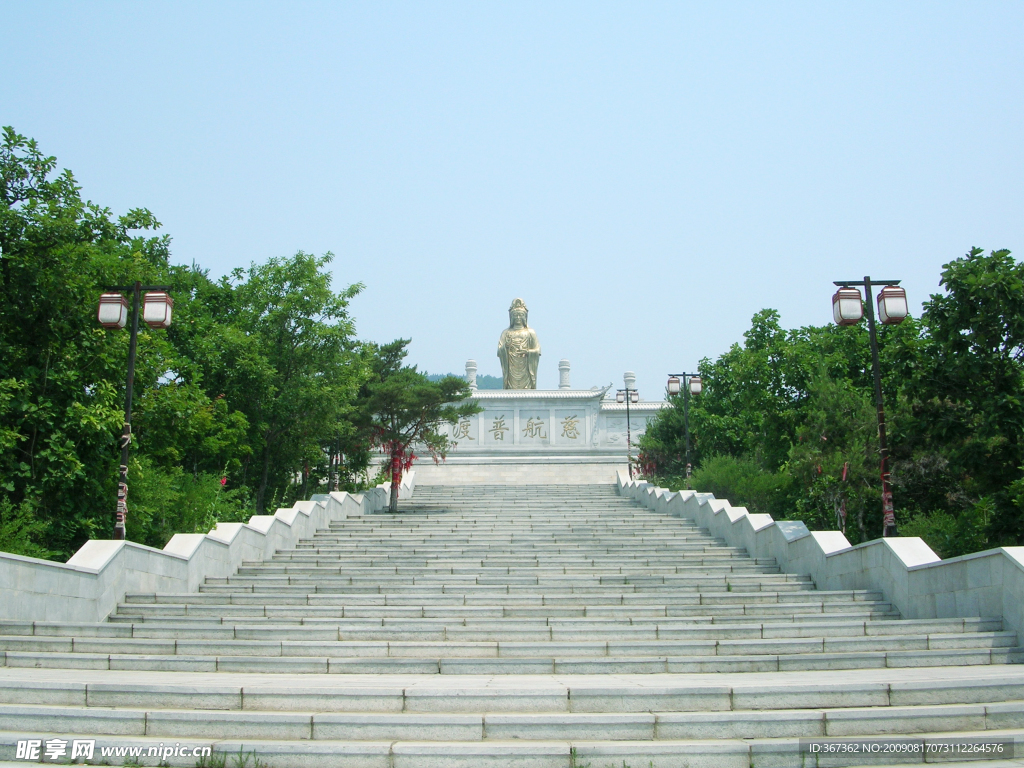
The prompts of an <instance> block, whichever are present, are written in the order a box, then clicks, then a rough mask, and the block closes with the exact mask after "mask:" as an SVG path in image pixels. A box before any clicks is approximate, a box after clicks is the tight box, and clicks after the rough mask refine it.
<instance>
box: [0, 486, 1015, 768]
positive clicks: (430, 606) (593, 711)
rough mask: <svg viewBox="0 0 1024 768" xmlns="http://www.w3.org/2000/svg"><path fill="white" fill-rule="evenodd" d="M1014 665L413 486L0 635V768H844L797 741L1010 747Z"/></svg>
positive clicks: (635, 534)
mask: <svg viewBox="0 0 1024 768" xmlns="http://www.w3.org/2000/svg"><path fill="white" fill-rule="evenodd" d="M1018 645H1019V643H1018V638H1017V637H1016V636H1015V634H1014V633H1012V632H1007V631H1004V630H1003V624H1002V621H1001V619H999V618H996V617H992V618H984V617H980V618H967V619H934V620H914V621H906V620H903V619H902V618H901V617H900V616H899V613H898V612H897V611H895V610H894V609H893V606H892V605H891V604H890V603H889V602H887V601H886V599H885V596H884V595H883V594H882V593H880V592H878V591H871V590H841V591H826V590H818V589H816V588H815V585H814V584H813V583H812V582H811V580H810V579H809V578H808V577H806V576H804V575H799V574H784V573H780V571H779V568H778V565H777V563H776V562H775V561H774V560H772V559H759V560H754V559H752V558H750V557H749V556H748V555H747V553H746V552H745V551H744V550H742V549H739V548H735V547H727V546H725V545H724V543H723V542H721V541H716V540H715V539H714V538H713V537H711V536H709V535H707V533H706V532H702V531H701V530H699V529H697V528H696V527H695V526H693V525H692V524H690V523H688V522H686V521H682V520H678V519H674V518H671V517H666V516H663V515H660V514H655V513H652V512H650V511H648V510H646V509H642V508H640V507H639V506H637V505H635V504H634V503H633V502H632V501H630V500H628V499H623V498H620V497H618V496H616V495H615V494H614V491H613V490H612V487H611V486H575V487H566V488H557V487H545V488H543V489H532V488H517V487H480V486H475V487H472V488H461V489H460V488H447V489H444V488H438V487H431V488H426V489H420V490H418V491H417V493H416V496H415V499H414V501H413V502H412V503H406V502H403V512H402V513H401V514H399V515H387V514H384V515H374V516H372V517H366V518H351V519H347V520H343V521H338V522H336V523H332V524H331V526H330V528H329V529H328V530H324V531H319V532H318V533H317V534H316V535H315V536H314V537H312V538H310V539H307V540H304V541H302V542H300V543H299V544H298V545H297V546H296V547H294V548H293V549H290V550H288V551H282V552H278V553H276V554H275V555H274V556H273V557H271V558H270V559H268V560H266V561H247V562H243V563H242V564H241V565H240V566H239V568H238V569H237V572H236V573H235V574H233V575H230V576H225V577H223V578H211V579H208V580H207V582H206V583H205V584H203V585H201V586H200V588H199V591H198V592H189V593H160V592H157V593H139V594H129V595H126V596H125V598H124V600H123V601H122V602H121V603H120V604H119V605H118V606H117V609H116V611H115V612H114V614H112V615H111V616H110V617H109V619H108V620H107V621H105V622H97V623H83V622H59V621H50V622H42V621H40V622H10V621H7V622H0V659H2V662H3V664H4V665H5V666H4V667H3V668H0V760H4V759H12V758H13V752H12V749H13V747H12V746H11V745H13V743H14V742H15V741H16V740H17V739H18V738H25V737H26V735H30V736H31V737H32V738H39V737H40V735H44V734H48V733H53V734H58V735H63V736H67V735H69V734H81V735H90V736H95V737H96V738H97V739H98V741H99V744H121V745H124V744H138V745H145V746H149V745H152V744H154V743H158V742H169V743H175V742H181V743H193V744H200V743H201V744H208V745H209V744H213V745H215V747H216V749H217V751H218V752H219V753H221V754H222V755H226V754H228V753H231V754H233V755H236V756H238V758H237V760H238V762H239V764H240V765H241V762H242V758H243V757H244V755H245V753H248V752H250V751H254V752H255V753H256V755H258V756H259V758H260V760H261V762H262V763H263V764H264V765H267V766H269V768H286V767H290V766H314V765H323V766H331V768H334V767H335V766H342V767H343V768H371V766H372V768H499V767H500V768H584V766H586V765H589V766H590V768H607V766H609V765H614V766H616V768H618V767H619V766H622V765H623V764H625V765H629V766H633V767H634V768H647V767H648V766H654V768H681V767H682V766H688V768H694V767H695V766H709V767H710V766H716V767H717V766H736V767H737V768H750V766H757V767H758V768H761V767H762V766H764V768H771V767H773V766H801V768H811V767H812V766H818V765H820V766H822V768H824V766H825V765H835V766H841V765H842V766H845V765H856V764H858V763H857V761H856V760H854V759H852V758H851V759H847V758H838V759H837V758H834V757H830V758H829V759H828V761H822V760H819V759H818V758H817V757H815V756H814V755H809V754H808V753H807V752H806V751H801V748H800V739H810V738H826V739H829V738H841V737H848V736H863V737H876V736H886V735H889V734H917V735H919V736H915V738H919V740H920V741H922V742H923V741H927V740H929V739H933V738H939V737H945V736H949V735H950V734H956V735H958V736H964V737H966V735H969V734H979V733H983V734H986V735H989V736H1000V737H1004V738H1007V739H1010V740H1011V741H1013V740H1015V739H1016V740H1017V741H1024V666H1019V665H1017V664H1016V662H1021V661H1024V650H1022V649H1021V648H1020V647H1018ZM1020 749H1021V754H1024V743H1022V744H1021V746H1020ZM239 750H241V754H239ZM142 762H143V764H146V761H145V760H143V761H142ZM169 762H170V764H172V765H189V766H192V765H196V760H195V759H187V760H185V759H179V758H171V759H170V761H169ZM155 763H156V761H155V760H150V761H149V763H148V764H155Z"/></svg>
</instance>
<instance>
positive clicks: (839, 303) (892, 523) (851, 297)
mask: <svg viewBox="0 0 1024 768" xmlns="http://www.w3.org/2000/svg"><path fill="white" fill-rule="evenodd" d="M834 284H835V285H837V286H839V290H838V291H836V293H835V295H834V296H833V297H832V314H833V317H834V318H835V321H836V323H837V324H839V325H855V324H856V323H859V322H860V320H861V318H862V317H863V315H864V302H862V301H861V294H860V286H864V294H865V296H866V297H867V309H868V337H869V339H870V340H871V371H872V374H873V376H874V380H875V410H876V411H877V413H878V447H879V451H878V453H879V456H880V465H881V475H882V536H886V537H888V536H898V535H899V534H898V533H897V531H896V512H895V510H894V508H893V503H892V488H891V487H890V485H889V462H888V458H889V447H888V444H887V442H886V436H885V411H884V409H883V407H882V373H881V365H880V364H879V361H878V336H877V334H876V333H875V310H874V306H873V304H874V302H873V301H872V295H871V287H872V286H876V285H881V286H883V288H882V290H881V291H880V292H879V294H878V315H879V319H880V320H881V321H882V323H883V325H899V324H900V323H902V322H903V320H904V318H906V316H907V315H908V314H909V311H908V307H907V294H906V291H904V290H903V289H902V288H899V287H898V286H899V284H900V281H899V280H872V279H871V278H870V277H868V276H866V275H865V277H864V279H863V280H836V281H835V283H834Z"/></svg>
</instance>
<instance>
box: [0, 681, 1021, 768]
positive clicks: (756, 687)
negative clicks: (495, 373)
mask: <svg viewBox="0 0 1024 768" xmlns="http://www.w3.org/2000/svg"><path fill="white" fill-rule="evenodd" d="M4 672H5V674H4V675H3V678H2V682H3V684H2V685H0V744H5V745H7V744H13V743H14V742H15V741H16V740H17V739H18V738H23V737H25V736H26V735H32V736H35V737H36V738H38V737H39V736H40V735H43V736H44V737H45V736H46V735H47V734H51V733H52V734H55V735H62V736H66V735H67V734H69V733H72V734H83V735H89V736H92V737H95V738H97V739H98V742H99V744H100V745H110V744H120V745H125V744H128V745H132V744H138V745H143V746H149V745H153V744H156V743H158V742H160V741H162V742H165V743H171V742H172V741H173V742H180V743H186V744H210V743H213V744H214V745H215V746H216V748H217V749H218V751H220V752H222V753H226V754H237V753H238V751H239V748H241V751H242V753H243V756H244V753H246V752H250V751H255V752H256V754H257V755H258V756H260V757H261V760H262V761H263V762H264V763H265V764H267V765H270V766H277V767H278V768H288V767H290V766H308V765H340V766H353V767H355V766H359V767H360V768H362V767H364V766H367V767H368V766H375V767H379V768H385V767H386V766H400V767H402V766H408V768H412V767H413V766H416V767H417V768H434V767H435V766H436V767H437V768H441V767H442V766H444V767H445V768H462V767H463V766H464V767H465V768H470V766H479V765H486V766H499V765H507V766H556V765H557V766H566V768H571V766H574V765H575V766H582V765H585V764H587V763H588V762H589V763H590V764H591V765H593V766H604V765H611V764H613V763H611V762H610V761H611V760H612V759H615V760H617V761H618V762H617V763H614V764H617V765H621V764H622V762H621V761H623V760H625V761H626V762H627V764H628V765H644V764H645V763H647V764H650V763H651V762H653V763H654V765H656V766H664V767H665V768H668V767H669V766H680V765H697V766H704V765H707V766H717V765H726V766H733V765H735V766H743V765H745V766H748V767H749V766H750V765H794V766H795V765H803V766H807V765H811V766H813V765H834V766H845V765H857V764H860V761H857V760H855V759H850V758H845V759H844V758H842V757H840V758H831V759H830V760H829V761H827V762H823V763H820V762H817V761H816V760H815V759H814V756H812V755H808V754H806V753H805V752H801V750H800V744H799V740H800V739H811V738H816V739H824V740H828V739H842V738H850V737H871V736H875V737H891V736H901V737H906V736H911V737H913V738H914V739H917V740H919V742H934V741H938V740H939V739H941V738H948V737H949V735H950V734H956V735H957V737H958V738H961V739H967V738H976V739H985V740H989V741H992V740H998V739H1002V740H1008V741H1010V742H1011V743H1012V742H1013V741H1014V740H1016V741H1017V743H1018V748H1019V745H1020V744H1021V742H1022V741H1024V730H1022V728H1024V706H1022V702H1024V670H1019V669H1016V668H1012V667H1011V668H1008V669H1007V671H1006V672H1001V673H1000V674H998V675H995V674H990V673H988V671H986V670H980V671H978V672H977V673H976V674H975V675H969V674H964V671H960V672H958V673H956V675H955V678H954V679H944V678H941V677H936V676H935V675H934V671H933V670H905V671H903V672H902V673H901V672H900V671H898V670H891V671H886V672H885V678H883V677H882V676H881V673H879V672H865V673H863V674H862V676H861V677H862V678H863V679H860V680H855V681H851V680H849V679H848V678H847V677H846V676H841V674H842V673H834V672H833V673H829V672H819V673H815V674H814V675H807V674H794V673H785V674H782V675H775V676H766V675H719V676H717V678H718V679H708V677H707V676H704V677H702V678H700V679H698V680H693V681H690V680H686V679H685V678H680V677H670V678H665V679H664V680H662V681H660V682H659V683H658V684H656V685H653V686H651V685H645V684H644V680H645V679H644V678H642V677H641V678H637V677H634V678H625V679H622V680H616V679H611V680H607V679H604V678H601V677H577V678H568V679H566V680H557V679H550V678H524V679H523V681H522V682H519V683H516V684H514V685H509V684H506V683H502V682H500V681H486V680H474V681H471V682H467V683H465V684H462V683H458V684H456V685H452V684H451V683H446V684H444V685H431V684H430V683H429V682H424V679H422V678H408V677H407V678H404V679H397V678H386V679H383V680H375V679H373V678H368V677H364V678H360V679H359V680H358V681H356V682H355V684H350V685H339V684H338V682H337V680H338V678H331V677H320V676H307V677H306V678H304V679H303V678H295V677H289V678H285V680H284V681H283V682H284V684H275V682H274V681H273V680H270V681H267V680H266V679H262V680H260V679H258V678H259V676H254V675H232V674H221V675H206V676H194V677H193V678H192V679H190V680H189V681H188V682H177V681H175V680H174V676H172V675H167V674H160V673H157V674H156V675H147V676H146V677H145V678H143V677H142V676H140V675H139V674H138V673H125V674H126V678H127V679H124V680H120V681H117V682H111V681H109V680H107V679H106V678H104V677H100V676H99V674H98V673H95V672H94V673H89V672H83V673H82V677H83V679H81V680H75V681H69V680H64V679H56V678H53V677H51V678H49V679H38V677H36V678H29V677H25V676H22V675H23V674H24V673H26V672H28V670H4ZM968 672H969V670H968ZM19 673H22V675H19ZM921 673H923V674H921ZM894 675H895V676H896V677H897V678H898V679H892V678H893V676H894ZM218 678H219V679H218ZM753 734H756V737H752V735H753ZM5 756H6V757H9V755H4V754H2V752H0V758H2V757H5ZM681 758H685V759H681ZM641 760H643V761H644V762H640V761H641ZM742 760H746V761H747V762H746V763H743V762H742ZM917 762H921V761H917ZM170 763H171V764H173V765H194V764H195V762H194V761H193V762H185V761H179V760H171V761H170ZM149 764H155V762H150V763H149ZM981 765H982V766H984V765H987V763H982V764H981Z"/></svg>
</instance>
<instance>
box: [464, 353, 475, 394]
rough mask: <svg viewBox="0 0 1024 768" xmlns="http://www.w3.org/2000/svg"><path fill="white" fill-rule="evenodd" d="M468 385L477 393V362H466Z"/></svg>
mask: <svg viewBox="0 0 1024 768" xmlns="http://www.w3.org/2000/svg"><path fill="white" fill-rule="evenodd" d="M466 383H467V384H469V388H470V389H472V390H473V391H474V392H475V391H476V360H467V361H466Z"/></svg>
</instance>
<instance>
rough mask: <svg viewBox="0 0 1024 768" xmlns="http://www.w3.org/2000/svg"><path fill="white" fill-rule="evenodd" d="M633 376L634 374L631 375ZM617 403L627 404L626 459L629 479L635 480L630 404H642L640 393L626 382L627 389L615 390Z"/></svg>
mask: <svg viewBox="0 0 1024 768" xmlns="http://www.w3.org/2000/svg"><path fill="white" fill-rule="evenodd" d="M630 375H632V374H630ZM615 402H617V403H625V404H626V458H627V459H628V460H629V479H630V480H632V479H633V453H632V451H633V431H632V428H631V427H630V423H629V404H630V403H639V402H640V393H639V392H637V391H636V390H635V389H633V388H632V387H630V386H629V382H628V381H627V382H626V388H625V389H617V390H615Z"/></svg>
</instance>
